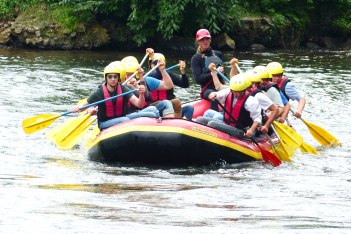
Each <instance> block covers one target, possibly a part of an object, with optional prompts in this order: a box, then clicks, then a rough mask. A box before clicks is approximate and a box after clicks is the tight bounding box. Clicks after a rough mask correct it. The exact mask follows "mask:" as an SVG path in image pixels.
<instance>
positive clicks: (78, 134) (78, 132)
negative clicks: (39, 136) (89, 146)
mask: <svg viewBox="0 0 351 234" xmlns="http://www.w3.org/2000/svg"><path fill="white" fill-rule="evenodd" d="M95 120H96V118H93V119H89V118H87V119H86V120H84V121H83V122H82V123H81V124H80V125H79V126H77V127H76V129H75V131H73V132H72V133H71V134H70V135H68V136H67V137H66V138H64V140H62V141H60V142H58V143H57V146H58V147H59V148H60V149H66V150H69V149H72V148H73V147H74V146H75V145H76V144H78V143H79V142H80V141H81V140H82V139H83V138H84V137H85V135H86V134H87V132H88V130H89V128H90V126H91V125H92V124H93V123H94V122H95Z"/></svg>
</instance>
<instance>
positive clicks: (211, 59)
mask: <svg viewBox="0 0 351 234" xmlns="http://www.w3.org/2000/svg"><path fill="white" fill-rule="evenodd" d="M198 53H199V54H201V58H202V61H203V69H202V71H203V72H208V71H209V70H208V65H210V63H214V64H216V67H218V66H223V61H222V60H221V59H220V58H219V57H218V56H217V55H216V54H215V52H214V50H211V52H210V53H211V55H210V56H207V55H205V54H203V53H201V52H198ZM218 79H219V81H220V82H221V83H222V84H224V81H223V78H222V77H220V76H219V77H218ZM211 85H212V86H214V83H213V80H212V79H211V80H209V81H208V82H207V83H206V84H205V85H204V86H203V87H202V89H201V92H200V97H201V98H202V93H203V92H204V90H206V89H207V88H208V87H209V86H211Z"/></svg>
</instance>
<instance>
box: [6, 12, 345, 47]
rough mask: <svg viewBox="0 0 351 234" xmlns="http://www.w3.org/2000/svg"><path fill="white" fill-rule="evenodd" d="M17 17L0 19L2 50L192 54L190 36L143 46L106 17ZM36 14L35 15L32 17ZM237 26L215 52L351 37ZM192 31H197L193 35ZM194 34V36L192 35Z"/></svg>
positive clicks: (262, 24) (268, 25) (254, 19)
mask: <svg viewBox="0 0 351 234" xmlns="http://www.w3.org/2000/svg"><path fill="white" fill-rule="evenodd" d="M40 10H41V11H43V12H44V13H40V14H39V13H38V12H37V11H39V9H38V10H36V9H30V10H27V11H24V12H16V15H15V16H14V18H13V19H12V20H1V19H0V47H16V48H31V49H43V50H104V49H117V50H126V51H137V50H140V47H143V48H145V47H149V46H151V47H153V48H155V49H158V50H159V49H162V50H175V51H193V50H195V49H196V48H195V43H194V38H193V37H185V36H176V35H175V36H172V37H171V39H169V40H166V39H164V38H163V37H162V36H160V35H154V36H149V37H148V40H147V42H144V43H141V44H138V43H136V42H135V41H133V40H132V38H133V37H132V31H131V30H130V29H128V28H127V26H126V25H123V24H121V23H119V22H115V21H114V20H109V19H106V18H104V19H103V20H98V19H94V20H93V21H89V22H85V23H79V24H75V26H74V27H73V28H70V29H68V28H66V27H64V26H63V25H62V24H61V23H60V22H58V21H57V20H56V19H55V18H54V17H51V16H50V11H49V10H48V9H46V8H41V9H40ZM33 11H34V12H33ZM238 25H239V26H236V27H233V28H232V29H231V30H230V31H228V32H227V33H219V34H213V40H212V46H213V48H215V49H219V50H236V49H238V50H252V51H264V50H266V49H287V48H295V49H296V48H301V47H303V48H308V49H312V50H324V49H327V50H330V49H331V50H334V49H335V50H351V37H348V36H343V37H340V36H339V35H336V34H333V33H329V34H328V33H323V34H322V33H320V32H318V31H314V32H313V33H312V32H306V31H307V29H305V30H300V31H296V28H295V27H294V26H293V24H291V23H286V26H284V28H277V27H276V25H275V24H274V23H273V19H272V18H270V17H268V16H262V17H258V16H245V17H242V18H240V20H239V23H238ZM195 31H196V30H195ZM195 31H194V33H193V34H195Z"/></svg>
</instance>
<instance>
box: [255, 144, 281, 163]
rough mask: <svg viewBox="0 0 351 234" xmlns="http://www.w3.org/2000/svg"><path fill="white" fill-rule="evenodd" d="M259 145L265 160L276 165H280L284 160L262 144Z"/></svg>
mask: <svg viewBox="0 0 351 234" xmlns="http://www.w3.org/2000/svg"><path fill="white" fill-rule="evenodd" d="M257 146H258V148H259V149H260V151H261V154H262V158H263V160H264V161H265V162H267V163H270V164H272V165H273V166H275V167H277V166H279V165H280V164H281V163H282V161H280V159H279V158H277V156H275V155H274V154H272V153H271V152H269V151H268V150H265V149H264V148H262V147H261V146H260V145H258V144H257Z"/></svg>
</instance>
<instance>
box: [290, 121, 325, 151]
mask: <svg viewBox="0 0 351 234" xmlns="http://www.w3.org/2000/svg"><path fill="white" fill-rule="evenodd" d="M286 122H287V123H288V125H289V126H291V128H292V129H293V130H294V131H295V132H296V130H295V128H294V127H293V126H292V125H291V123H290V122H289V120H288V119H286ZM300 150H301V152H302V153H310V154H318V151H317V150H316V149H315V148H314V147H313V146H312V145H309V144H307V143H306V142H305V141H304V140H303V142H302V144H301V145H300Z"/></svg>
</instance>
